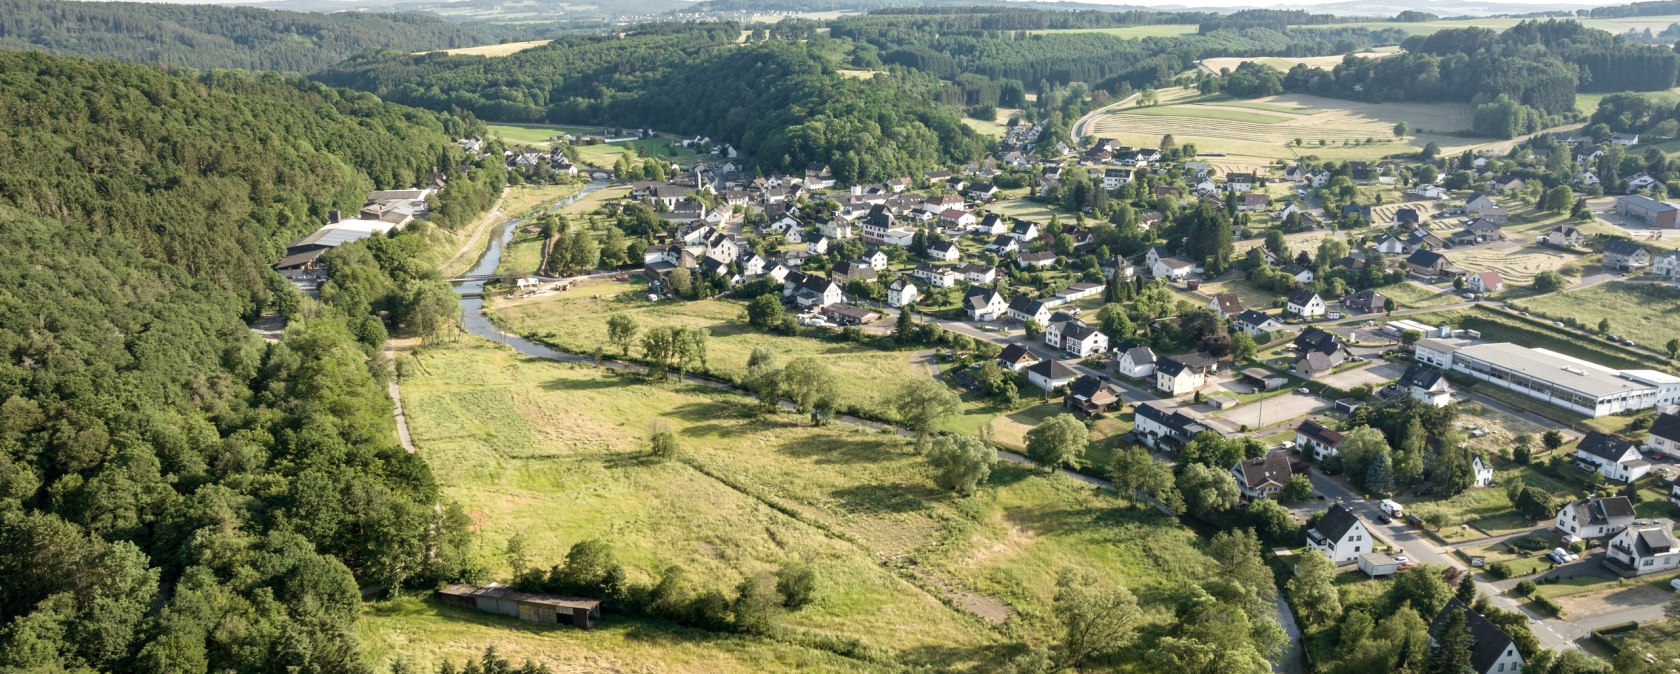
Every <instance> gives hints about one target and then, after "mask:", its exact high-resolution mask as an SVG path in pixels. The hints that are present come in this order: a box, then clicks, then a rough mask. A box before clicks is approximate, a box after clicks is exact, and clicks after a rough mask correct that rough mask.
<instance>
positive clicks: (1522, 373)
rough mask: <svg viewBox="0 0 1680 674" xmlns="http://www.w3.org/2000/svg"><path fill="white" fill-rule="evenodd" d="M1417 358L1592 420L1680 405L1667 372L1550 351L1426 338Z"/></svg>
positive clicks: (1679, 382)
mask: <svg viewBox="0 0 1680 674" xmlns="http://www.w3.org/2000/svg"><path fill="white" fill-rule="evenodd" d="M1416 358H1417V360H1418V362H1421V363H1425V364H1427V365H1431V366H1434V367H1437V368H1440V369H1442V370H1451V371H1454V372H1459V373H1463V374H1467V375H1469V376H1471V377H1474V378H1476V379H1479V380H1481V381H1485V382H1488V383H1490V384H1493V385H1495V386H1499V387H1501V388H1506V389H1510V390H1512V391H1515V392H1517V393H1521V394H1523V395H1526V396H1528V397H1530V398H1535V399H1538V400H1542V401H1545V402H1548V403H1551V404H1553V405H1556V406H1558V407H1562V408H1564V409H1569V410H1574V411H1576V412H1580V413H1581V414H1585V415H1587V416H1590V417H1603V416H1609V415H1612V414H1616V413H1618V412H1623V411H1629V410H1644V409H1651V408H1653V407H1657V406H1658V405H1670V404H1675V403H1677V402H1680V379H1677V378H1675V377H1673V376H1671V375H1668V374H1666V373H1662V372H1657V371H1653V370H1615V369H1611V368H1608V367H1605V366H1603V365H1599V364H1597V363H1592V362H1588V361H1584V360H1581V359H1579V358H1573V357H1570V356H1565V355H1563V354H1559V353H1555V352H1552V351H1547V350H1545V349H1530V348H1526V347H1522V346H1518V345H1515V344H1506V343H1484V344H1474V345H1464V344H1457V343H1450V342H1447V341H1443V340H1439V339H1425V340H1422V341H1420V342H1418V344H1417V349H1416Z"/></svg>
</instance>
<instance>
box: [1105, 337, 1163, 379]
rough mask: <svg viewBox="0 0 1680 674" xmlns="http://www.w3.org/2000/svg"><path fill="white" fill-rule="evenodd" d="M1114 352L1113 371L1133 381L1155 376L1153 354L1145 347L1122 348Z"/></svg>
mask: <svg viewBox="0 0 1680 674" xmlns="http://www.w3.org/2000/svg"><path fill="white" fill-rule="evenodd" d="M1122 347H1123V348H1121V349H1119V350H1116V351H1115V352H1114V369H1116V370H1118V371H1119V372H1120V374H1123V375H1126V376H1128V377H1131V378H1133V379H1143V378H1144V377H1153V376H1154V375H1155V352H1154V351H1152V350H1150V348H1149V347H1147V346H1136V345H1134V346H1131V347H1124V345H1122Z"/></svg>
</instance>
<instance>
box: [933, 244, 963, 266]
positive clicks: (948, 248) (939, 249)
mask: <svg viewBox="0 0 1680 674" xmlns="http://www.w3.org/2000/svg"><path fill="white" fill-rule="evenodd" d="M927 253H928V257H929V258H931V259H934V260H940V261H943V262H956V261H957V258H959V257H962V251H959V250H957V244H954V243H951V242H950V241H939V242H935V243H931V244H928V247H927Z"/></svg>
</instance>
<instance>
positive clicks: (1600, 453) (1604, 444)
mask: <svg viewBox="0 0 1680 674" xmlns="http://www.w3.org/2000/svg"><path fill="white" fill-rule="evenodd" d="M1633 448H1634V444H1633V443H1632V442H1629V441H1627V440H1623V439H1621V438H1618V437H1616V436H1614V435H1610V434H1608V433H1600V432H1598V431H1588V432H1587V435H1586V437H1584V438H1581V444H1579V445H1576V446H1575V451H1576V452H1577V453H1581V454H1591V455H1593V456H1596V457H1598V458H1601V459H1604V460H1605V461H1620V460H1621V459H1622V457H1623V456H1625V455H1627V453H1628V450H1630V449H1633Z"/></svg>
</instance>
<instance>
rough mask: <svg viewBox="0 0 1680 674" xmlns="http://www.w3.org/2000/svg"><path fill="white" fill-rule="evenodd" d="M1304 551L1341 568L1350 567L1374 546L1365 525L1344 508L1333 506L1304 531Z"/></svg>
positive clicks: (1339, 505) (1355, 515) (1357, 516)
mask: <svg viewBox="0 0 1680 674" xmlns="http://www.w3.org/2000/svg"><path fill="white" fill-rule="evenodd" d="M1307 548H1308V549H1311V550H1316V551H1318V552H1321V553H1323V554H1324V556H1325V557H1329V558H1330V561H1331V563H1333V564H1335V565H1337V566H1341V565H1343V564H1351V563H1353V561H1354V560H1356V559H1358V558H1359V556H1360V555H1362V554H1365V553H1367V552H1370V551H1372V550H1374V549H1376V546H1375V540H1374V539H1372V538H1371V531H1370V530H1369V529H1367V528H1366V527H1365V521H1364V520H1361V519H1359V515H1357V514H1354V512H1353V511H1352V510H1349V509H1348V507H1347V506H1344V505H1342V504H1340V503H1336V504H1332V505H1331V506H1330V510H1329V512H1326V513H1324V517H1323V518H1321V519H1319V520H1318V524H1316V525H1313V528H1311V529H1308V530H1307Z"/></svg>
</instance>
